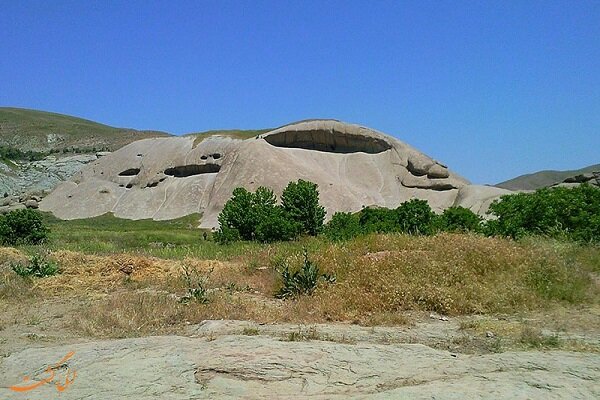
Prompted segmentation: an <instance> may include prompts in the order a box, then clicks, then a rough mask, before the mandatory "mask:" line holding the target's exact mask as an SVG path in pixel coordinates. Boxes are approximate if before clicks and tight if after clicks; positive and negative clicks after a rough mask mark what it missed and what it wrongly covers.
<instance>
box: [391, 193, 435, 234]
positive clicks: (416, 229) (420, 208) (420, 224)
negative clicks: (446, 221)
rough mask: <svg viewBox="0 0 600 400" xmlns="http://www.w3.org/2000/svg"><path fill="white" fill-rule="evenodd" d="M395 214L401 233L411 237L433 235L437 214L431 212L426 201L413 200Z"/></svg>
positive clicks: (397, 209) (405, 203) (404, 204)
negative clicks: (433, 225)
mask: <svg viewBox="0 0 600 400" xmlns="http://www.w3.org/2000/svg"><path fill="white" fill-rule="evenodd" d="M394 211H395V214H396V218H397V221H398V225H399V229H400V232H403V233H408V234H411V235H428V234H430V233H432V224H433V221H434V217H435V214H434V213H433V211H431V207H429V203H427V201H426V200H418V199H412V200H409V201H406V202H404V203H402V204H400V206H399V207H398V208H396V210H394Z"/></svg>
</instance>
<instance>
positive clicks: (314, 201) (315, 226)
mask: <svg viewBox="0 0 600 400" xmlns="http://www.w3.org/2000/svg"><path fill="white" fill-rule="evenodd" d="M317 188H318V186H317V184H316V183H312V182H309V181H305V180H302V179H299V180H298V182H290V183H289V184H288V185H287V187H286V188H285V190H284V191H283V194H282V195H281V205H282V207H283V209H284V211H285V212H286V213H287V214H288V215H289V217H290V218H292V220H293V221H295V222H297V223H299V224H300V226H301V233H307V234H309V235H312V236H315V235H316V234H317V233H319V232H320V231H321V229H322V228H323V220H324V219H325V208H324V207H322V206H321V205H319V191H318V189H317Z"/></svg>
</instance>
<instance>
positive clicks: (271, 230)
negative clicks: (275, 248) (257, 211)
mask: <svg viewBox="0 0 600 400" xmlns="http://www.w3.org/2000/svg"><path fill="white" fill-rule="evenodd" d="M299 231H300V226H299V224H298V223H297V222H295V221H293V220H291V219H290V218H289V216H288V215H287V213H286V212H285V211H284V210H283V209H282V208H281V207H279V206H273V207H272V208H270V209H268V210H267V212H265V213H264V214H263V215H262V217H261V219H260V222H259V223H258V225H257V226H256V230H255V235H254V239H255V240H258V241H259V242H263V243H268V242H275V241H288V240H293V239H294V238H295V237H296V236H297V235H298V232H299Z"/></svg>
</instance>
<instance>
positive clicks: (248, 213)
mask: <svg viewBox="0 0 600 400" xmlns="http://www.w3.org/2000/svg"><path fill="white" fill-rule="evenodd" d="M281 199H282V205H281V206H279V205H277V197H276V196H275V194H274V193H273V191H272V190H271V189H269V188H266V187H259V188H258V189H257V190H256V192H254V193H252V192H249V191H248V190H246V189H244V188H236V189H235V190H234V191H233V196H232V197H231V199H229V200H228V201H227V203H225V206H224V207H223V211H221V214H219V218H218V220H219V225H220V226H219V230H218V231H217V232H216V233H215V240H216V241H217V242H219V243H230V242H234V241H236V240H257V241H260V242H274V241H287V240H292V239H294V238H296V237H297V236H298V234H300V233H307V234H309V235H315V234H316V233H317V232H319V231H320V230H321V229H322V227H323V219H324V218H325V209H324V208H323V207H321V206H320V205H319V192H318V191H317V185H316V184H314V183H312V182H308V181H303V180H302V179H300V180H299V181H298V182H290V184H289V185H288V186H287V187H286V188H285V190H284V191H283V195H282V196H281Z"/></svg>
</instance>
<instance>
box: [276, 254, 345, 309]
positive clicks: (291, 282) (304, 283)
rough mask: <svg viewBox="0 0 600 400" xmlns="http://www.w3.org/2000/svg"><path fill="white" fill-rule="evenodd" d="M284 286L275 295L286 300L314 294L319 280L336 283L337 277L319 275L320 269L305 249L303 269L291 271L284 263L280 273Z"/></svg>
mask: <svg viewBox="0 0 600 400" xmlns="http://www.w3.org/2000/svg"><path fill="white" fill-rule="evenodd" d="M279 273H280V274H281V281H282V284H283V286H282V287H281V289H279V291H278V292H277V293H276V294H275V297H278V298H281V299H285V298H289V297H294V296H298V295H302V294H308V295H310V294H312V293H313V292H314V291H315V289H316V288H317V285H318V283H319V278H323V279H325V280H326V281H328V282H335V277H333V276H331V275H326V274H320V273H319V267H317V265H316V264H315V263H313V262H312V261H310V260H309V259H308V251H307V250H306V249H304V261H303V263H302V267H301V268H300V269H299V270H297V271H294V272H292V271H290V268H289V265H288V264H287V262H285V261H284V262H283V268H281V270H280V271H279Z"/></svg>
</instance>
